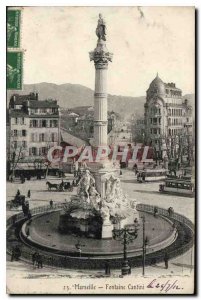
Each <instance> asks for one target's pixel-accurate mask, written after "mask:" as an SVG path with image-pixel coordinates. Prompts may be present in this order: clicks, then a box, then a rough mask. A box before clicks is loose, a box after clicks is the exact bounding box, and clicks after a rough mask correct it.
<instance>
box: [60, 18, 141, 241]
mask: <svg viewBox="0 0 201 300" xmlns="http://www.w3.org/2000/svg"><path fill="white" fill-rule="evenodd" d="M96 34H97V37H98V41H97V46H96V48H95V49H94V51H91V52H90V53H89V56H90V60H91V61H94V65H95V93H94V140H93V142H92V143H93V145H92V146H93V150H94V151H97V152H98V151H99V149H104V150H107V69H108V62H112V57H113V54H112V53H110V52H109V51H108V49H107V47H106V24H105V21H104V19H103V18H102V15H101V14H100V15H99V20H98V25H97V28H96ZM118 173H119V168H118V166H117V165H116V164H114V163H113V162H112V161H110V160H109V159H108V157H105V158H102V159H101V160H100V161H98V162H94V163H88V170H86V171H85V173H84V174H83V176H82V178H81V179H80V182H79V188H78V194H77V196H76V197H73V198H72V200H71V202H70V203H69V204H68V205H66V207H65V208H64V211H63V212H62V214H61V217H60V221H59V229H60V231H62V232H69V231H70V232H76V233H78V232H79V233H81V234H85V235H86V236H94V237H97V236H98V237H99V238H101V239H108V238H112V231H113V229H115V227H116V226H119V228H123V227H124V226H125V225H130V224H133V222H134V220H136V219H139V216H138V212H137V210H136V201H135V200H130V199H127V197H126V196H125V195H124V194H123V191H122V189H121V184H120V179H119V178H118V175H117V174H118Z"/></svg>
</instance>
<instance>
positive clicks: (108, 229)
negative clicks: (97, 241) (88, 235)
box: [102, 222, 114, 239]
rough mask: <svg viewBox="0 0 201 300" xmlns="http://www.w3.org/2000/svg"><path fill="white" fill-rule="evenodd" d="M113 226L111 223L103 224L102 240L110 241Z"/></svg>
mask: <svg viewBox="0 0 201 300" xmlns="http://www.w3.org/2000/svg"><path fill="white" fill-rule="evenodd" d="M113 227H114V225H113V224H111V222H103V225H102V239H111V238H112V230H113Z"/></svg>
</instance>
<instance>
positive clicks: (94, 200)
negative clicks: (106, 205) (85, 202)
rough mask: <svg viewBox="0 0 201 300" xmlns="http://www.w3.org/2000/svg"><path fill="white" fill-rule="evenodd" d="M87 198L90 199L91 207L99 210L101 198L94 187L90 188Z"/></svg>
mask: <svg viewBox="0 0 201 300" xmlns="http://www.w3.org/2000/svg"><path fill="white" fill-rule="evenodd" d="M89 197H90V202H91V204H92V206H93V207H94V208H95V209H99V205H100V201H101V197H100V194H99V193H98V192H97V190H96V188H95V186H91V187H90V188H89Z"/></svg>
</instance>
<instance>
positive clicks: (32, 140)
mask: <svg viewBox="0 0 201 300" xmlns="http://www.w3.org/2000/svg"><path fill="white" fill-rule="evenodd" d="M36 141H37V134H36V133H32V134H31V142H36Z"/></svg>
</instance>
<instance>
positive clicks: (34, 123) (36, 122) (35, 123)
mask: <svg viewBox="0 0 201 300" xmlns="http://www.w3.org/2000/svg"><path fill="white" fill-rule="evenodd" d="M32 127H34V128H36V127H38V121H37V120H33V126H32Z"/></svg>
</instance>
